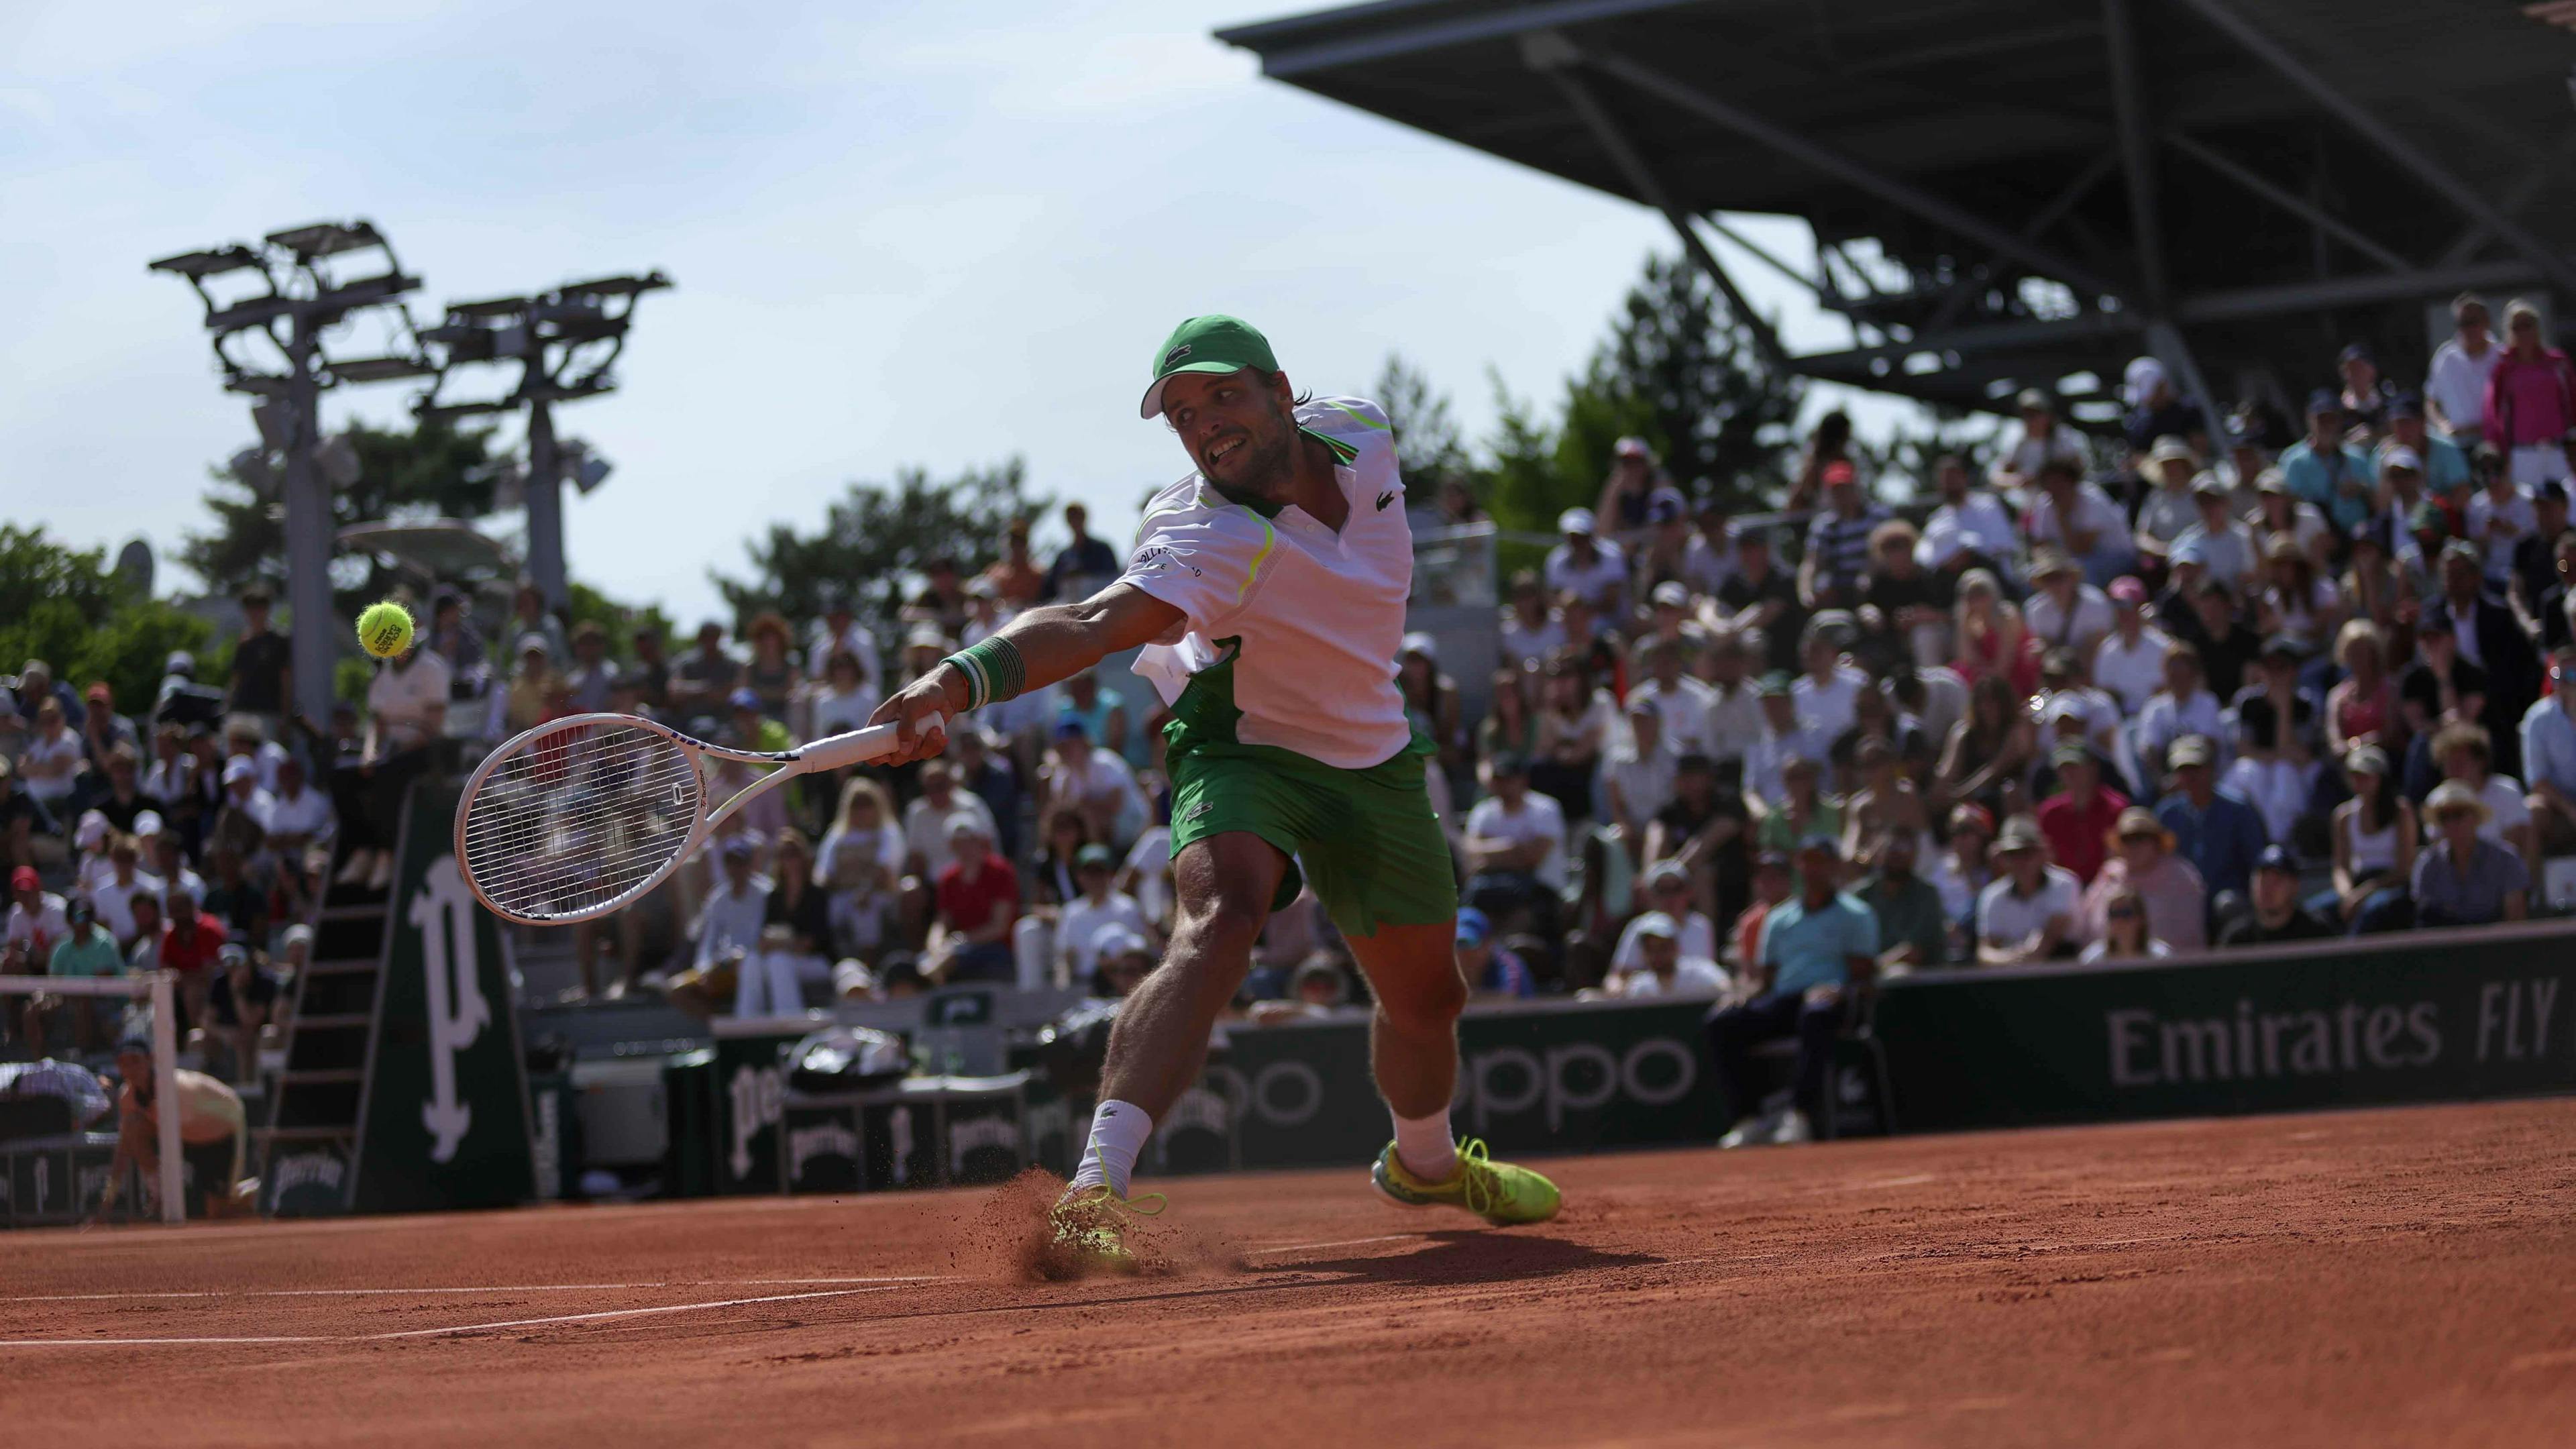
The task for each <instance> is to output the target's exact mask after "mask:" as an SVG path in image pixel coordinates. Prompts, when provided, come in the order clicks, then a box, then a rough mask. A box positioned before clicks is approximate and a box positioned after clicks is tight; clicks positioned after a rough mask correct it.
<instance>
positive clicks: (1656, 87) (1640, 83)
mask: <svg viewBox="0 0 2576 1449" xmlns="http://www.w3.org/2000/svg"><path fill="white" fill-rule="evenodd" d="M1566 44H1567V46H1568V48H1569V49H1571V48H1572V43H1571V42H1566ZM1582 56H1583V60H1584V63H1585V64H1586V65H1588V66H1590V67H1592V68H1594V69H1597V70H1600V71H1602V72H1604V73H1606V74H1608V75H1612V76H1615V77H1617V78H1618V79H1619V80H1621V81H1623V82H1625V83H1627V84H1628V85H1630V86H1633V87H1635V88H1636V89H1638V90H1640V91H1644V92H1646V93H1647V94H1649V95H1653V96H1658V97H1661V98H1662V99H1663V100H1665V101H1667V102H1669V103H1671V104H1672V105H1675V106H1678V107H1680V108H1681V109H1683V110H1685V111H1688V112H1690V113H1691V114H1692V115H1695V116H1698V117H1700V118H1701V119H1702V120H1705V121H1709V122H1711V123H1713V124H1716V125H1719V126H1723V127H1725V128H1726V129H1727V130H1730V131H1733V132H1735V133H1736V134H1737V135H1739V136H1744V137H1746V138H1748V139H1750V140H1753V141H1755V142H1758V143H1760V144H1762V145H1765V146H1768V147H1770V148H1771V149H1772V150H1774V151H1777V152H1779V153H1781V154H1782V155H1784V156H1787V157H1789V158H1791V159H1792V160H1795V161H1798V162H1800V163H1801V164H1803V165H1806V166H1810V167H1813V168H1814V169H1816V170H1818V171H1821V172H1823V173H1825V174H1826V175H1828V176H1831V177H1834V178H1835V179H1837V180H1839V181H1842V182H1843V183H1845V184H1846V185H1849V186H1852V187H1854V188H1856V189H1858V190H1861V191H1865V192H1868V193H1869V194H1870V195H1872V196H1875V197H1877V198H1878V199H1879V200H1881V201H1884V202H1886V203H1888V204H1889V205H1891V206H1896V207H1900V208H1903V209H1904V210H1906V211H1910V212H1912V213H1914V214H1915V215H1916V216H1919V217H1922V218H1923V219H1924V220H1926V221H1929V222H1931V223H1932V224H1933V225H1935V226H1938V227H1940V228H1942V229H1943V230H1946V231H1952V232H1956V233H1958V234H1959V235H1960V236H1963V237H1966V238H1967V239H1969V240H1970V241H1977V242H1983V243H1985V245H1986V246H1987V247H1988V248H1989V249H1991V250H1994V251H1998V252H2001V253H2003V254H2004V255H2005V256H2007V257H2010V258H2012V259H2013V260H2014V261H2017V262H2020V263H2021V264H2022V265H2023V266H2026V267H2029V268H2030V269H2031V270H2033V271H2037V272H2044V273H2047V274H2048V275H2050V276H2053V277H2056V278H2058V279H2060V280H2062V281H2064V282H2066V283H2068V284H2069V285H2071V286H2075V287H2078V288H2081V289H2083V290H2085V291H2088V292H2092V293H2094V294H2096V295H2097V296H2099V295H2111V294H2117V293H2118V292H2120V291H2121V290H2122V288H2121V287H2120V286H2119V285H2118V284H2117V283H2114V282H2112V281H2110V280H2109V279H2108V278H2105V277H2103V276H2100V275H2099V274H2097V273H2095V272H2094V271H2093V270H2092V269H2091V268H2089V267H2086V266H2083V265H2082V264H2080V263H2078V262H2075V261H2073V260H2071V259H2069V258H2066V257H2062V256H2059V255H2057V254H2056V253H2055V252H2052V251H2050V250H2049V249H2048V248H2046V247H2042V246H2035V245H2032V244H2031V243H2029V242H2027V241H2024V240H2022V239H2021V238H2020V237H2017V236H2014V235H2013V234H2012V233H2011V232H2008V231H2005V230H2004V229H2003V228H2001V227H1999V226H1995V225H1993V224H1992V223H1989V222H1987V221H1985V220H1984V219H1983V218H1981V217H1978V216H1975V215H1972V214H1971V213H1969V212H1967V211H1963V210H1961V209H1960V208H1958V207H1956V206H1953V205H1951V204H1950V203H1949V202H1946V201H1943V200H1942V199H1941V198H1939V197H1937V196H1933V195H1931V194H1929V193H1927V192H1924V191H1920V190H1918V189H1916V188H1915V187H1913V186H1910V185H1908V184H1906V183H1905V182H1903V181H1899V180H1897V179H1896V178H1895V177H1892V176H1888V175H1886V174H1884V173H1882V172H1880V171H1878V170H1876V169H1874V168H1872V167H1869V166H1866V165H1863V164H1862V163H1861V162H1860V161H1858V160H1856V159H1854V158H1852V157H1850V156H1847V155H1845V154H1843V153H1842V152H1840V151H1837V150H1835V149H1834V148H1833V147H1830V146H1827V145H1824V144H1822V143H1821V142H1818V141H1815V140H1813V139H1811V138H1809V137H1808V136H1805V135H1803V134H1801V133H1799V132H1797V131H1793V130H1791V129H1789V128H1788V127H1786V126H1783V125H1780V124H1779V123H1778V122H1775V121H1772V120H1770V119H1768V118H1766V117H1763V116H1757V115H1755V114H1753V113H1752V112H1750V111H1746V110H1743V109H1741V108H1739V107H1737V106H1734V105H1730V104H1728V103H1727V102H1725V101H1722V100H1719V99H1718V98H1717V97H1715V96H1712V95H1710V94H1708V93H1707V92H1706V91H1703V90H1700V89H1698V88H1697V87H1695V86H1690V85H1685V84H1683V83H1682V82H1680V81H1677V80H1675V79H1673V78H1672V77H1671V76H1668V75H1666V74H1664V73H1663V72H1662V71H1659V70H1656V69H1654V68H1653V67H1651V66H1646V65H1640V64H1638V63H1637V62H1636V61H1633V60H1630V59H1628V58H1627V57H1626V56H1623V55H1620V54H1618V53H1616V52H1613V51H1585V52H1582Z"/></svg>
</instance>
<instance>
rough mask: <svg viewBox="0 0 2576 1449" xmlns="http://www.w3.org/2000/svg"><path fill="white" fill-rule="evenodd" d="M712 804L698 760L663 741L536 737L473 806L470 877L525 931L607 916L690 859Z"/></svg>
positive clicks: (620, 730) (637, 732) (628, 731)
mask: <svg viewBox="0 0 2576 1449" xmlns="http://www.w3.org/2000/svg"><path fill="white" fill-rule="evenodd" d="M705 797H706V783H705V781H704V780H703V779H702V778H701V776H700V774H699V771H698V764H697V758H696V757H695V756H694V755H692V754H691V753H690V752H689V751H687V750H685V749H682V748H681V747H680V746H679V745H678V744H676V743H674V742H673V741H672V740H671V738H670V737H669V736H667V735H664V734H662V733H661V732H660V731H658V730H653V729H647V728H645V727H644V726H642V725H634V724H620V723H616V722H613V721H612V722H601V721H593V722H590V723H587V724H568V725H566V726H565V727H564V728H563V729H560V730H555V731H552V732H549V733H546V734H540V735H533V736H531V737H529V738H528V739H526V740H524V741H522V742H520V743H519V744H517V745H516V746H515V747H513V748H512V749H511V751H510V753H509V754H507V755H506V756H504V757H502V758H501V759H499V760H498V761H495V762H494V763H493V764H492V766H491V768H490V770H489V772H488V773H486V774H485V775H484V776H483V779H482V782H481V783H480V784H479V785H477V786H476V787H475V788H474V791H473V793H472V794H471V795H469V796H468V797H467V798H466V800H465V806H464V817H463V819H462V821H461V822H460V827H459V830H458V832H457V833H458V838H459V840H460V842H461V843H462V846H463V850H464V866H465V874H466V875H467V877H468V878H470V879H471V880H472V881H473V882H474V886H475V888H476V889H477V890H479V891H481V892H482V894H483V898H484V899H485V900H486V901H488V902H490V903H491V905H492V907H493V908H494V909H495V910H498V911H500V912H501V913H502V914H503V915H506V916H510V917H514V918H516V919H518V920H522V921H531V922H538V923H544V922H550V921H573V920H582V919H585V918H588V917H591V916H596V915H599V914H601V913H602V912H604V911H608V910H612V909H614V908H616V907H617V906H619V905H622V904H624V903H625V902H626V901H627V900H628V899H629V898H630V897H632V896H633V895H635V894H636V893H637V892H639V891H640V890H641V889H642V888H643V887H645V886H647V885H650V884H651V883H652V882H653V881H654V879H655V878H656V877H658V876H659V875H661V873H662V871H663V868H664V867H666V866H668V865H669V864H670V863H671V862H672V861H673V860H674V859H676V858H677V857H678V856H679V853H680V851H681V849H682V848H683V847H684V846H686V845H687V844H688V840H689V833H690V832H691V831H692V830H694V829H695V828H696V826H697V822H698V814H699V810H700V809H701V807H702V805H703V803H704V801H705Z"/></svg>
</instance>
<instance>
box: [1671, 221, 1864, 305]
mask: <svg viewBox="0 0 2576 1449" xmlns="http://www.w3.org/2000/svg"><path fill="white" fill-rule="evenodd" d="M1700 220H1702V221H1704V222H1706V223H1708V229H1709V230H1710V231H1713V232H1716V233H1717V234H1718V235H1719V236H1722V237H1724V238H1726V239H1727V240H1728V241H1731V242H1733V243H1735V244H1736V245H1737V246H1739V247H1741V248H1743V249H1744V251H1745V252H1746V254H1748V255H1750V256H1751V257H1752V258H1753V260H1755V261H1757V262H1760V263H1761V264H1762V265H1764V266H1766V267H1769V268H1770V269H1771V270H1773V271H1775V272H1778V273H1779V274H1780V275H1781V276H1784V277H1786V278H1788V279H1789V280H1790V281H1793V282H1795V283H1797V284H1798V285H1799V286H1801V287H1804V288H1806V289H1807V290H1808V291H1810V292H1813V293H1814V294H1815V296H1816V301H1817V303H1818V305H1820V306H1823V307H1826V308H1828V309H1835V308H1839V307H1841V306H1842V305H1843V301H1842V298H1841V297H1840V296H1838V295H1828V294H1827V293H1826V291H1825V289H1824V284H1823V283H1821V282H1819V281H1817V280H1816V279H1815V278H1814V277H1811V276H1808V275H1807V274H1806V273H1804V272H1801V271H1799V270H1798V269H1797V268H1796V267H1793V266H1791V265H1789V264H1788V263H1787V262H1784V261H1782V260H1780V259H1779V258H1778V257H1775V256H1773V255H1771V253H1770V252H1769V251H1767V250H1765V249H1764V248H1763V247H1762V245H1761V244H1760V243H1758V242H1756V241H1754V240H1753V238H1751V237H1749V236H1746V235H1745V234H1744V233H1742V232H1740V231H1737V230H1736V229H1735V228H1733V227H1731V226H1728V225H1727V224H1726V223H1725V222H1724V221H1722V220H1720V219H1719V218H1718V216H1717V214H1716V213H1715V212H1710V213H1708V214H1707V215H1705V216H1702V217H1701V218H1700Z"/></svg>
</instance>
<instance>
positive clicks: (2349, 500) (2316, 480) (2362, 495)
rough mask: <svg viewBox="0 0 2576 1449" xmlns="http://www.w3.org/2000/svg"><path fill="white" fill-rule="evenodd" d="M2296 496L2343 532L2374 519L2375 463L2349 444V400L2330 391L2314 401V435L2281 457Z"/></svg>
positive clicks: (2311, 402)
mask: <svg viewBox="0 0 2576 1449" xmlns="http://www.w3.org/2000/svg"><path fill="white" fill-rule="evenodd" d="M2280 468H2281V476H2282V477H2284V478H2286V479H2288V480H2289V484H2290V491H2291V492H2292V493H2295V494H2297V495H2298V496H2299V497H2301V498H2303V499H2305V500H2307V501H2308V502H2310V503H2313V504H2315V505H2316V506H2317V508H2318V510H2319V511H2320V512H2322V513H2324V514H2325V516H2326V517H2327V519H2328V520H2330V521H2331V522H2332V523H2333V524H2334V526H2335V530H2336V532H2338V533H2350V532H2352V528H2353V525H2354V524H2357V523H2359V522H2361V521H2362V520H2363V519H2365V518H2368V517H2369V516H2370V510H2371V506H2372V503H2373V501H2374V499H2375V498H2376V495H2377V492H2378V475H2377V474H2375V473H2373V472H2371V471H2370V459H2368V458H2367V457H2364V456H2363V455H2362V451H2361V450H2360V449H2359V448H2356V447H2354V446H2352V445H2351V444H2349V443H2347V442H2345V441H2344V440H2343V401H2342V399H2340V398H2338V397H2336V396H2335V395H2334V393H2333V392H2332V391H2330V390H2328V389H2325V388H2319V389H2317V391H2316V392H2315V393H2314V394H2312V395H2311V396H2310V397H2309V398H2308V435H2307V436H2306V437H2304V438H2301V439H2300V440H2298V441H2297V442H2295V443H2292V444H2291V445H2290V446H2289V448H2288V449H2287V450H2286V451H2284V452H2283V453H2282V454H2281V463H2280Z"/></svg>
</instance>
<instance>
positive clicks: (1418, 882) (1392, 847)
mask: <svg viewBox="0 0 2576 1449" xmlns="http://www.w3.org/2000/svg"><path fill="white" fill-rule="evenodd" d="M1432 750H1433V747H1432V744H1431V742H1430V741H1429V740H1426V739H1424V738H1423V737H1422V736H1420V735H1418V734H1417V735H1415V736H1414V737H1413V745H1412V747H1411V748H1409V749H1406V750H1404V751H1402V752H1401V753H1399V754H1397V755H1396V756H1395V758H1393V759H1391V760H1388V761H1387V762H1385V763H1384V764H1381V765H1372V766H1370V767H1369V768H1367V769H1365V770H1337V769H1335V768H1333V767H1332V766H1330V765H1327V764H1324V763H1322V762H1321V761H1318V760H1312V759H1309V758H1307V757H1306V756H1304V755H1301V754H1298V753H1296V752H1295V751H1293V750H1283V749H1280V748H1278V747H1276V746H1274V745H1242V744H1234V743H1230V742H1228V743H1218V742H1213V741H1209V742H1201V741H1195V740H1193V741H1188V742H1186V743H1183V744H1182V745H1181V747H1180V748H1179V749H1177V750H1175V751H1174V752H1173V753H1172V754H1171V755H1170V756H1169V757H1168V764H1169V766H1170V768H1171V773H1172V854H1174V855H1175V856H1177V855H1179V854H1180V853H1181V851H1182V850H1183V849H1185V848H1187V847H1188V846H1189V845H1190V843H1191V842H1193V841H1197V840H1203V839H1205V838H1207V837H1208V836H1211V835H1222V834H1225V833H1226V832H1228V831H1235V830H1240V831H1247V832H1249V833H1251V834H1254V835H1258V836H1260V837H1261V838H1262V839H1263V840H1266V841H1268V842H1270V843H1271V844H1272V845H1274V846H1277V847H1278V848H1279V852H1280V853H1281V854H1282V855H1285V856H1287V857H1288V869H1287V872H1286V873H1285V874H1284V875H1282V876H1281V877H1280V879H1279V890H1278V893H1277V895H1276V896H1274V897H1273V898H1272V900H1271V902H1270V908H1271V909H1272V910H1274V911H1275V910H1279V909H1282V908H1284V907H1285V906H1286V905H1287V904H1288V903H1289V902H1291V901H1293V900H1295V899H1297V887H1298V878H1299V877H1298V870H1299V867H1300V866H1302V867H1304V871H1305V879H1307V880H1309V881H1312V882H1313V883H1314V887H1315V896H1316V898H1317V899H1319V900H1321V901H1322V902H1323V903H1324V910H1325V912H1326V913H1327V914H1329V915H1330V916H1331V917H1332V918H1333V924H1334V925H1335V926H1337V927H1339V928H1340V929H1341V931H1342V933H1343V934H1344V935H1347V936H1374V935H1376V934H1377V928H1378V927H1379V926H1381V925H1393V926H1418V925H1425V924H1428V923H1431V922H1435V921H1446V920H1448V919H1449V918H1450V917H1452V916H1455V915H1456V914H1457V913H1458V877H1457V874H1456V872H1455V869H1454V868H1453V867H1452V865H1451V864H1450V859H1449V838H1448V837H1447V836H1446V835H1443V834H1442V833H1441V831H1440V817H1439V815H1438V814H1436V813H1435V812H1434V811H1433V810H1432V808H1431V795H1430V792H1429V791H1428V790H1426V789H1424V788H1423V779H1422V775H1423V764H1424V758H1425V757H1426V756H1428V755H1429V754H1431V753H1432Z"/></svg>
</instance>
